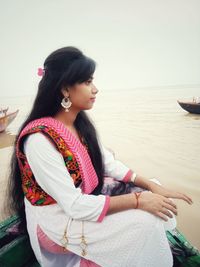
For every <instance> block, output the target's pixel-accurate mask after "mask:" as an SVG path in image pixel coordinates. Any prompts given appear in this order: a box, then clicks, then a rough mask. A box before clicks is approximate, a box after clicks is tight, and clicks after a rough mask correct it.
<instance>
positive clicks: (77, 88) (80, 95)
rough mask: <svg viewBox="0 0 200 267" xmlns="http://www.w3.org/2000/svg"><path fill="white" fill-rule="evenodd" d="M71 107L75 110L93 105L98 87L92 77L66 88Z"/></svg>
mask: <svg viewBox="0 0 200 267" xmlns="http://www.w3.org/2000/svg"><path fill="white" fill-rule="evenodd" d="M68 92H69V98H70V101H71V102H72V107H73V108H75V109H77V110H88V109H91V108H92V107H93V105H94V102H95V99H96V94H97V93H98V89H97V88H96V86H95V85H94V83H93V77H91V78H90V79H88V80H87V81H85V82H82V83H76V84H75V85H73V86H71V87H69V88H68Z"/></svg>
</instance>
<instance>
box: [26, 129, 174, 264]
mask: <svg viewBox="0 0 200 267" xmlns="http://www.w3.org/2000/svg"><path fill="white" fill-rule="evenodd" d="M24 151H25V154H26V156H27V160H28V162H29V165H30V167H31V169H32V171H33V174H34V176H35V178H36V180H37V183H38V184H39V185H40V186H41V187H42V188H43V190H44V191H45V192H47V193H48V194H49V195H50V196H52V197H53V198H54V199H55V200H56V201H57V204H53V205H48V206H33V205H31V204H30V203H29V202H28V201H27V200H26V199H25V208H26V217H27V225H28V232H29V235H30V240H31V245H32V247H33V250H34V252H35V254H36V257H37V259H38V261H39V262H40V264H41V265H42V266H43V267H53V266H57V267H75V266H79V263H80V256H81V252H82V249H81V248H80V242H81V238H80V237H81V229H82V221H84V235H85V238H86V241H87V244H88V247H87V255H86V257H85V258H87V259H89V260H91V261H94V262H96V263H97V264H99V265H100V266H102V267H120V266H123V267H125V266H127V267H135V266H137V267H145V266H148V267H157V266H158V267H160V266H161V264H162V266H163V267H165V266H166V267H170V266H172V255H171V251H170V248H169V245H168V241H167V238H166V235H165V227H166V226H167V227H168V229H171V228H172V227H175V224H174V220H171V219H170V220H169V222H168V223H164V222H163V221H162V220H161V219H159V218H157V217H155V216H153V215H152V214H150V213H148V212H144V211H142V210H134V209H133V210H128V211H123V212H119V213H116V214H113V215H108V216H105V217H104V213H105V212H106V208H107V207H106V205H107V202H106V197H105V196H104V195H99V196H93V195H86V194H82V192H81V189H80V188H75V186H74V183H73V180H72V178H71V176H70V174H69V172H68V170H67V168H66V166H65V162H64V160H63V157H62V155H61V154H60V153H59V152H58V151H57V149H56V148H55V146H54V145H53V144H52V143H51V142H50V141H49V140H48V138H47V137H45V136H44V135H43V134H41V133H36V134H32V135H30V136H29V137H28V138H27V140H26V142H25V145H24ZM102 154H103V160H104V163H105V175H106V176H111V177H113V178H116V179H118V180H122V179H123V178H124V177H125V176H126V174H127V172H128V170H129V169H128V168H127V167H126V166H125V165H124V164H122V163H121V162H120V161H117V160H115V159H114V157H113V155H112V153H110V152H109V151H107V150H106V149H105V148H102ZM98 221H101V222H98ZM38 225H39V226H40V227H41V229H42V230H43V231H44V232H45V234H46V235H47V236H48V237H49V238H50V239H51V240H53V241H54V242H55V243H57V244H58V245H62V244H61V239H62V237H63V234H64V230H65V228H66V225H68V233H67V235H68V238H69V245H68V249H69V250H70V251H72V252H74V253H75V254H76V255H70V254H66V255H60V254H52V253H49V252H47V251H45V250H44V249H41V248H40V246H39V243H38V239H37V226H38ZM160 261H161V262H160Z"/></svg>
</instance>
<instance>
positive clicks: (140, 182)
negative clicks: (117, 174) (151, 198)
mask: <svg viewBox="0 0 200 267" xmlns="http://www.w3.org/2000/svg"><path fill="white" fill-rule="evenodd" d="M133 182H134V184H135V185H136V186H139V187H142V188H144V189H147V190H149V191H150V184H151V181H150V180H148V179H147V178H145V177H143V176H140V175H138V174H137V175H136V177H135V179H134V181H133Z"/></svg>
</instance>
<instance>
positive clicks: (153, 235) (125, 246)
mask: <svg viewBox="0 0 200 267" xmlns="http://www.w3.org/2000/svg"><path fill="white" fill-rule="evenodd" d="M94 71H95V62H94V61H93V60H92V59H90V58H88V57H86V56H85V55H84V54H83V53H82V52H81V51H80V50H78V49H77V48H74V47H65V48H61V49H58V50H56V51H54V52H53V53H52V54H50V55H49V56H48V57H47V59H46V60H45V62H44V69H39V73H38V74H39V75H41V76H42V79H41V81H40V83H39V88H38V93H37V96H36V99H35V102H34V105H33V108H32V111H31V112H30V115H29V117H28V119H27V120H26V121H25V122H24V124H23V126H22V127H21V130H20V132H19V135H18V137H17V139H16V150H15V152H14V154H13V158H12V172H11V175H10V180H11V185H10V188H11V190H12V193H11V196H12V197H11V200H12V203H11V205H12V207H13V208H14V210H15V211H16V212H17V213H18V214H19V215H20V216H21V218H22V224H23V226H24V227H25V228H26V223H27V230H28V234H29V236H30V241H31V245H32V247H33V250H34V253H35V255H36V257H37V259H38V261H39V262H40V264H41V266H44V267H51V266H60V267H62V266H63V267H66V266H105V267H115V266H117V267H118V266H123V267H124V266H129V267H131V266H137V267H138V266H142V267H144V266H148V267H150V266H153V267H155V266H160V263H159V259H160V258H162V266H166V267H168V266H172V255H171V252H170V248H169V245H168V242H167V238H166V235H165V229H166V227H168V228H170V227H175V223H174V219H173V218H172V217H173V215H172V214H175V215H176V214H177V207H176V205H175V204H174V203H173V201H172V200H171V199H170V198H179V199H183V200H185V201H186V202H188V203H192V200H191V199H190V198H189V197H188V196H186V195H184V194H182V193H177V192H173V191H171V190H167V189H165V188H163V187H162V186H160V185H158V184H156V183H155V182H153V181H149V180H147V179H145V178H143V177H141V176H139V175H136V174H135V173H134V172H132V171H131V170H130V169H129V168H127V167H126V166H125V165H123V164H122V163H121V162H120V161H117V160H115V159H114V157H113V155H112V153H110V152H109V151H108V150H107V149H105V148H104V147H103V146H102V145H101V144H100V143H99V142H98V140H97V135H96V131H95V128H94V126H93V125H92V123H91V122H90V120H89V118H88V117H87V115H86V113H85V112H84V111H85V110H89V109H91V108H92V107H93V105H94V102H95V98H96V96H97V93H98V90H97V88H96V87H95V85H94V83H93V74H94ZM105 177H111V178H114V181H116V182H114V183H111V184H108V183H107V184H106V183H105V181H106V179H105ZM113 184H114V188H113V187H112V186H113ZM116 184H117V185H116ZM137 187H140V190H139V191H140V192H135V193H134V192H133V191H137ZM109 188H112V190H108V189H109ZM121 188H122V189H123V188H124V189H123V190H121ZM141 188H142V189H141ZM120 190H121V191H120ZM141 190H146V191H144V192H141ZM147 190H148V191H147ZM110 191H111V192H110ZM103 192H104V193H105V192H107V193H108V192H109V194H110V195H113V194H115V196H108V195H104V194H103ZM119 192H121V193H122V194H123V195H122V194H121V193H120V195H119ZM124 193H126V194H124ZM117 194H118V195H117Z"/></svg>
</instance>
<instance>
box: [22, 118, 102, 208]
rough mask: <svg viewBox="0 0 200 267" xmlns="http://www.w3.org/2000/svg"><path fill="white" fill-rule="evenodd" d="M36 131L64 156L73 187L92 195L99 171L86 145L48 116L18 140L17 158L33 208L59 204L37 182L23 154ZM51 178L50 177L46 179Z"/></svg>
mask: <svg viewBox="0 0 200 267" xmlns="http://www.w3.org/2000/svg"><path fill="white" fill-rule="evenodd" d="M37 132H41V133H43V134H44V135H45V136H47V137H48V138H49V140H51V141H52V143H53V144H54V145H55V146H56V148H57V149H58V151H59V152H60V153H61V154H62V156H63V159H64V161H65V165H66V168H67V169H68V172H69V174H70V176H71V177H72V179H73V182H74V185H75V186H76V187H78V186H79V185H80V184H81V182H82V185H81V188H82V191H83V192H84V193H88V194H89V193H91V192H92V191H93V190H94V188H95V187H96V186H97V184H98V178H97V175H96V172H95V170H94V168H93V165H92V163H91V160H90V157H89V155H88V153H87V149H86V148H85V146H84V145H83V144H82V143H81V142H80V141H79V140H78V139H77V138H76V137H75V136H74V135H73V134H72V133H71V132H70V131H69V130H68V129H67V128H66V127H65V126H64V125H63V124H62V123H61V122H59V121H57V120H55V119H53V118H51V117H48V118H42V119H39V120H35V121H32V122H31V123H29V124H28V125H27V126H26V127H25V128H24V129H23V130H22V132H21V134H20V136H19V139H18V141H17V159H18V163H19V167H20V172H21V178H22V188H23V192H24V195H25V197H26V198H27V199H28V200H29V201H30V203H31V204H32V205H36V206H39V205H50V204H54V203H56V201H55V200H54V199H53V198H52V197H51V196H50V195H48V194H47V193H46V192H45V191H44V190H43V189H42V188H41V187H40V186H39V185H38V183H37V181H36V179H35V177H34V175H33V173H32V170H31V168H30V166H29V164H28V161H27V158H26V155H25V154H24V151H23V144H24V140H25V137H27V136H28V135H29V134H34V133H37ZM47 179H48V177H47Z"/></svg>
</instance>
